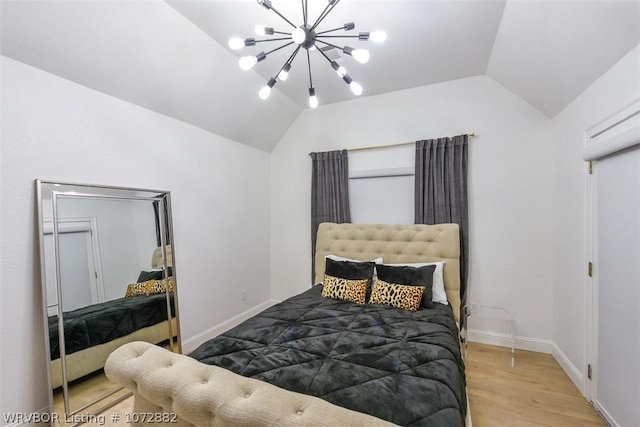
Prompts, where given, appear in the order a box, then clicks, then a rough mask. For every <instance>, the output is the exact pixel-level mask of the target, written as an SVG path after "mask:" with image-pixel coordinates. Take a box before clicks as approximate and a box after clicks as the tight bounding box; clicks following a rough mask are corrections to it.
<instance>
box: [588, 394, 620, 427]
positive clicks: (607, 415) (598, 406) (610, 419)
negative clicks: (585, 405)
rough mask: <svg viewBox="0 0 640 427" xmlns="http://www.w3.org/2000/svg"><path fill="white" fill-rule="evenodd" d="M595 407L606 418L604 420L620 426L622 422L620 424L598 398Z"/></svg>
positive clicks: (611, 425) (614, 426) (610, 424)
mask: <svg viewBox="0 0 640 427" xmlns="http://www.w3.org/2000/svg"><path fill="white" fill-rule="evenodd" d="M593 407H594V408H596V411H598V413H599V414H600V416H602V418H604V420H605V421H606V422H607V424H609V426H610V427H620V424H618V423H617V422H616V420H614V419H613V417H612V416H611V414H610V413H609V412H608V411H607V410H606V409H604V407H603V406H602V405H601V404H600V402H599V401H598V400H597V399H596V400H595V401H594V402H593Z"/></svg>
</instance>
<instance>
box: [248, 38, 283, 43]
mask: <svg viewBox="0 0 640 427" xmlns="http://www.w3.org/2000/svg"><path fill="white" fill-rule="evenodd" d="M282 40H291V37H278V38H276V39H262V40H254V42H255V43H263V42H277V41H282Z"/></svg>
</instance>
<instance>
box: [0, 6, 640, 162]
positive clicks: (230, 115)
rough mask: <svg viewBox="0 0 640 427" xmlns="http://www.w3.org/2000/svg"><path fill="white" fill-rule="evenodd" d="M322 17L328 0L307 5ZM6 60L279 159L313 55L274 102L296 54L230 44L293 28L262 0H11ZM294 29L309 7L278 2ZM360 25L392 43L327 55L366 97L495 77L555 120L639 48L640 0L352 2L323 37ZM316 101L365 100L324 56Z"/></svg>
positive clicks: (5, 24)
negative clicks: (248, 59)
mask: <svg viewBox="0 0 640 427" xmlns="http://www.w3.org/2000/svg"><path fill="white" fill-rule="evenodd" d="M308 3H309V16H310V17H311V18H315V17H316V16H317V15H318V14H319V13H320V11H321V10H322V9H323V8H324V7H325V5H326V4H327V2H326V0H308ZM0 4H1V8H2V9H1V22H0V24H1V36H2V42H1V53H2V55H4V56H7V57H10V58H13V59H16V60H18V61H21V62H24V63H26V64H29V65H32V66H34V67H37V68H41V69H43V70H45V71H48V72H50V73H53V74H57V75H59V76H61V77H63V78H65V79H68V80H71V81H74V82H76V83H79V84H81V85H84V86H87V87H89V88H92V89H95V90H97V91H101V92H104V93H106V94H109V95H111V96H114V97H117V98H121V99H123V100H126V101H129V102H131V103H134V104H138V105H140V106H143V107H145V108H148V109H151V110H153V111H156V112H159V113H162V114H165V115H167V116H171V117H175V118H177V119H179V120H183V121H185V122H188V123H190V124H193V125H195V126H198V127H201V128H203V129H206V130H209V131H212V132H214V133H216V134H218V135H221V136H224V137H227V138H229V139H232V140H234V141H238V142H241V143H244V144H247V145H250V146H254V147H256V148H259V149H261V150H264V151H267V152H269V151H271V150H272V149H273V147H274V146H275V145H276V144H277V143H278V141H279V140H280V138H281V137H282V135H283V134H284V132H286V130H287V129H288V127H289V126H290V125H291V123H292V122H293V121H294V120H295V119H296V117H297V116H298V114H299V113H300V112H301V111H302V109H304V108H308V107H307V98H308V86H309V76H308V72H307V57H306V55H304V54H303V55H298V57H297V58H296V60H295V61H294V63H293V68H292V70H291V73H290V76H291V77H290V78H289V79H288V80H287V81H285V82H278V84H276V86H275V87H274V90H273V91H272V94H271V96H270V98H269V99H268V100H266V101H263V100H261V99H259V98H258V96H257V93H258V90H259V89H260V88H261V87H262V86H263V85H264V84H265V83H266V81H267V80H268V79H269V78H270V77H272V76H273V75H274V74H276V73H277V71H278V70H279V69H280V67H281V66H282V64H283V63H284V62H285V60H286V59H287V57H288V56H289V54H290V53H291V51H292V47H288V48H284V49H282V50H279V51H276V52H274V53H272V54H269V55H268V56H267V58H266V59H265V60H264V61H262V62H260V63H258V64H257V65H256V66H255V67H254V68H253V69H252V70H250V71H242V70H240V69H239V67H238V57H239V56H241V55H246V54H247V53H250V54H255V53H257V52H258V51H260V50H265V51H268V50H270V49H272V48H274V47H277V46H279V45H280V44H278V42H275V43H272V44H269V45H267V44H266V43H265V44H262V45H258V46H256V47H255V48H254V49H249V48H247V49H245V50H243V51H231V50H230V49H229V48H228V47H227V40H228V39H229V38H230V37H231V36H241V37H254V36H253V27H254V26H255V24H257V23H261V24H264V25H267V26H273V27H274V28H276V30H278V29H279V30H282V31H287V32H288V31H290V30H291V26H289V24H287V23H286V22H285V21H284V20H282V19H281V18H280V17H278V16H277V15H276V14H275V13H273V11H268V10H266V9H265V8H263V7H261V6H259V5H258V4H257V3H256V1H255V0H230V1H220V0H167V1H161V0H135V1H133V0H131V1H126V0H122V1H101V0H84V1H77V0H43V1H24V0H3V1H2V2H1V3H0ZM272 4H273V6H274V7H276V8H277V9H278V11H280V12H281V13H282V14H283V15H284V16H286V17H287V18H288V19H290V20H291V21H293V23H294V24H295V25H298V24H301V23H302V18H301V4H302V2H297V1H291V0H289V1H287V0H272ZM346 22H355V23H356V29H355V31H354V33H356V34H357V32H359V31H373V30H376V29H384V30H386V31H387V33H388V39H387V41H386V42H385V43H384V44H379V45H378V44H373V43H371V44H369V43H370V42H359V41H357V40H355V41H354V40H352V39H351V40H349V39H347V40H336V44H339V45H344V44H349V45H352V46H353V47H363V45H367V48H368V49H369V50H370V52H371V60H370V61H369V62H368V63H367V64H364V65H363V64H360V63H358V62H356V61H354V60H353V59H352V58H351V57H349V56H346V55H343V54H340V55H338V53H339V52H338V51H337V50H335V49H334V52H331V54H332V55H335V56H332V57H335V58H336V60H337V61H338V62H340V63H341V64H342V65H344V66H345V67H346V68H347V69H348V71H349V74H350V75H351V76H352V77H353V78H354V80H356V81H358V82H359V83H361V84H362V86H363V87H364V93H363V94H362V95H361V96H371V95H376V94H381V93H385V92H392V91H397V90H402V89H409V88H412V87H418V86H423V85H428V84H434V83H438V82H443V81H447V80H454V79H460V78H465V77H470V76H477V75H488V76H489V77H491V78H492V79H494V80H495V81H497V82H498V83H500V84H501V85H503V86H505V87H506V88H508V89H509V90H511V91H512V92H514V93H515V94H517V95H518V96H520V97H521V98H523V99H524V100H526V101H527V102H529V103H530V104H531V105H533V106H534V107H536V108H538V109H539V110H540V111H542V112H543V113H545V114H546V115H547V116H549V117H553V116H554V115H556V114H557V113H558V112H559V111H561V110H562V109H563V108H564V107H565V106H566V105H568V104H569V103H570V102H571V101H572V100H573V99H574V98H575V97H576V96H577V95H579V94H580V93H581V92H582V91H583V90H584V89H585V88H587V87H588V86H589V85H590V84H591V83H593V82H594V81H595V80H596V79H597V78H598V77H599V76H601V75H602V74H603V73H604V72H605V71H606V70H607V69H609V68H610V67H611V66H612V65H613V64H615V63H616V62H617V61H618V60H620V59H621V58H622V57H623V56H624V55H625V54H626V53H628V52H629V51H630V50H631V49H632V48H633V47H634V46H636V45H637V44H638V43H640V0H632V1H616V0H596V1H578V0H566V1H565V0H557V1H553V0H537V1H524V0H495V1H494V0H485V1H477V0H469V1H464V0H459V1H451V0H414V1H412V0H342V1H341V2H340V3H339V4H338V5H337V6H336V7H335V9H334V10H333V11H332V12H331V13H330V14H329V16H328V17H327V18H326V19H325V20H324V21H323V22H322V24H321V26H319V27H318V28H319V29H321V30H322V29H331V28H336V27H340V26H342V25H343V24H344V23H346ZM310 60H311V67H312V75H313V83H314V86H315V88H316V92H317V95H318V98H319V100H320V104H329V103H333V102H341V101H346V100H349V99H352V98H354V97H355V95H353V94H352V93H351V91H350V90H349V88H348V86H347V85H346V84H345V83H344V82H343V81H342V80H341V79H340V78H338V77H337V76H336V74H335V73H334V72H333V70H332V69H331V67H330V66H329V63H328V62H327V61H326V59H324V58H323V57H322V56H321V55H320V54H319V53H318V52H312V54H311V56H310Z"/></svg>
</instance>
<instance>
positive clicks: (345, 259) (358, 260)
mask: <svg viewBox="0 0 640 427" xmlns="http://www.w3.org/2000/svg"><path fill="white" fill-rule="evenodd" d="M326 258H330V259H332V260H334V261H351V262H373V263H376V264H383V261H382V258H376V259H372V260H370V261H363V260H361V259H351V258H345V257H342V256H338V255H325V259H326ZM377 278H378V272H377V271H376V268H375V267H374V268H373V281H374V282H375V281H376V279H377Z"/></svg>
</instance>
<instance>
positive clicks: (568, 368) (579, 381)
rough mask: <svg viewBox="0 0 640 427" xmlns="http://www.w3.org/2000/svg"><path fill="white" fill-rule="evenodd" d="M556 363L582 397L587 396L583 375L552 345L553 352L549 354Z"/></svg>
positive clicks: (554, 344)
mask: <svg viewBox="0 0 640 427" xmlns="http://www.w3.org/2000/svg"><path fill="white" fill-rule="evenodd" d="M551 355H552V356H553V358H554V359H556V362H558V364H559V365H560V367H561V368H562V370H563V371H564V372H565V373H566V374H567V376H568V377H569V379H571V381H572V382H573V384H575V386H576V387H577V388H578V390H579V391H580V393H582V395H583V396H586V395H587V391H586V384H585V382H584V375H583V374H582V372H581V371H580V370H579V369H578V368H577V367H576V366H575V365H574V364H573V363H571V360H569V358H568V357H567V356H566V355H565V354H564V353H563V352H562V350H560V348H559V347H558V346H557V345H556V343H553V352H552V353H551Z"/></svg>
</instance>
